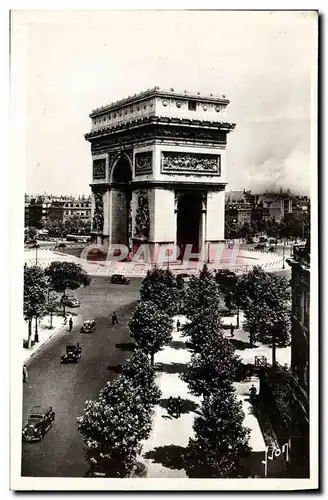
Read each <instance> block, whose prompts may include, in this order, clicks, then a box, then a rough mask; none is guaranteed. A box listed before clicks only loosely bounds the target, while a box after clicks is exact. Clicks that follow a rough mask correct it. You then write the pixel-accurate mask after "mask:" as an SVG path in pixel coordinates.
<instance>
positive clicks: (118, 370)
mask: <svg viewBox="0 0 328 500" xmlns="http://www.w3.org/2000/svg"><path fill="white" fill-rule="evenodd" d="M107 368H108V370H109V371H111V372H113V373H122V365H108V367H107Z"/></svg>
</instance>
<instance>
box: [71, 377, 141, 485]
mask: <svg viewBox="0 0 328 500" xmlns="http://www.w3.org/2000/svg"><path fill="white" fill-rule="evenodd" d="M141 391H142V388H141V387H139V388H137V387H136V384H135V383H134V382H133V381H132V379H131V378H130V377H126V376H120V377H118V378H117V379H115V380H114V381H113V382H111V383H108V384H107V385H106V386H105V387H104V389H102V391H101V392H100V394H99V398H98V399H97V400H96V401H87V402H86V407H85V409H84V414H83V416H81V417H79V418H78V419H77V422H78V429H79V431H80V432H81V434H82V437H83V441H84V443H85V451H86V455H87V459H88V460H89V461H90V463H91V464H102V466H104V464H105V467H106V469H107V472H108V474H109V475H112V476H113V477H127V476H128V475H129V474H130V472H131V470H132V468H133V465H134V463H135V460H136V457H137V455H138V453H139V452H140V449H141V445H140V442H141V441H142V440H143V439H147V437H148V436H149V433H150V430H151V412H150V410H147V408H145V405H144V400H143V397H142V392H141Z"/></svg>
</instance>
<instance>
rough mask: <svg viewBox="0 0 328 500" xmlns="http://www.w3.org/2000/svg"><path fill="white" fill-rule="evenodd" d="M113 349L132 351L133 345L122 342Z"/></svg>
mask: <svg viewBox="0 0 328 500" xmlns="http://www.w3.org/2000/svg"><path fill="white" fill-rule="evenodd" d="M115 347H116V349H120V350H121V351H134V349H135V344H134V343H133V342H122V343H121V344H115Z"/></svg>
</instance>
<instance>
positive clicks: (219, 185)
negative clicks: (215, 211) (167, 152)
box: [131, 179, 228, 191]
mask: <svg viewBox="0 0 328 500" xmlns="http://www.w3.org/2000/svg"><path fill="white" fill-rule="evenodd" d="M227 184H228V183H227V182H215V184H214V183H211V182H203V181H202V183H201V184H200V183H199V181H198V182H197V181H182V180H181V179H180V180H177V181H174V180H167V181H166V180H155V179H144V180H139V179H138V180H133V181H132V182H131V186H132V187H133V188H136V189H138V188H139V189H140V188H143V189H147V188H149V189H153V188H155V189H156V188H159V189H160V188H165V189H168V188H169V189H170V188H171V189H179V191H184V190H188V189H191V188H192V189H193V190H195V189H196V190H199V191H204V189H207V190H208V191H222V190H224V189H225V187H226V185H227Z"/></svg>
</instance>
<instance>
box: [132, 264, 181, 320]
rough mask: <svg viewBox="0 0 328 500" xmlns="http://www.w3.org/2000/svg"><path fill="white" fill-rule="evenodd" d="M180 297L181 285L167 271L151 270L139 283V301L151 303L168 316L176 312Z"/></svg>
mask: <svg viewBox="0 0 328 500" xmlns="http://www.w3.org/2000/svg"><path fill="white" fill-rule="evenodd" d="M180 296H181V283H179V282H177V279H176V278H175V276H174V275H173V274H172V272H171V271H170V270H169V269H152V270H151V271H148V272H147V275H146V276H145V278H144V279H143V281H142V283H141V287H140V298H141V300H142V301H151V302H153V303H154V304H156V305H157V307H158V308H159V309H160V310H162V311H164V312H166V313H167V314H169V315H170V316H173V315H174V314H176V313H177V312H178V310H179V303H180Z"/></svg>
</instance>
